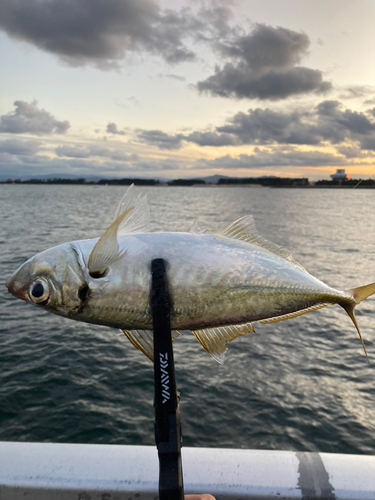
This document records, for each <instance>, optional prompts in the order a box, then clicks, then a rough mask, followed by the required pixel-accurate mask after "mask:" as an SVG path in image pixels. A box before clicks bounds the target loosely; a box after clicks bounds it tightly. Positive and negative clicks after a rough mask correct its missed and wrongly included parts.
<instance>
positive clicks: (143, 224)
mask: <svg viewBox="0 0 375 500" xmlns="http://www.w3.org/2000/svg"><path fill="white" fill-rule="evenodd" d="M129 208H131V209H132V211H131V213H130V214H129V216H128V217H126V219H124V220H123V222H122V223H121V224H120V226H119V229H118V233H117V234H118V235H121V234H129V233H140V232H145V230H146V229H147V226H148V224H149V222H150V208H149V206H148V203H147V196H146V195H144V196H142V194H139V195H137V193H136V192H135V187H134V184H132V185H131V186H129V187H128V189H127V190H126V192H125V194H124V196H123V197H122V198H121V200H120V202H119V204H118V205H117V209H116V213H115V218H114V220H116V219H117V218H118V217H119V216H120V215H121V214H122V213H123V212H126V211H127V210H129Z"/></svg>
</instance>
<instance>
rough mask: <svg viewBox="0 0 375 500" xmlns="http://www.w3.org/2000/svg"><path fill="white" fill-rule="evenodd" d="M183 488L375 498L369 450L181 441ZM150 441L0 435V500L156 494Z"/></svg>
mask: <svg viewBox="0 0 375 500" xmlns="http://www.w3.org/2000/svg"><path fill="white" fill-rule="evenodd" d="M182 460H183V474H184V487H185V493H211V494H213V495H214V496H215V497H216V498H217V500H226V499H228V500H229V499H230V500H234V499H236V500H238V499H247V498H249V499H250V498H252V499H279V500H281V499H292V498H293V499H295V498H309V499H310V498H324V499H332V500H334V499H338V500H339V499H345V500H351V499H353V500H355V499H363V500H364V499H366V500H375V456H374V457H373V456H364V455H340V454H330V453H296V452H291V451H263V450H233V449H217V448H182ZM157 496H158V457H157V451H156V448H154V447H151V446H119V445H87V444H57V443H14V442H0V499H1V500H20V499H23V500H25V499H27V500H60V499H63V500H71V499H72V500H73V499H74V500H130V499H132V500H155V498H156V497H157Z"/></svg>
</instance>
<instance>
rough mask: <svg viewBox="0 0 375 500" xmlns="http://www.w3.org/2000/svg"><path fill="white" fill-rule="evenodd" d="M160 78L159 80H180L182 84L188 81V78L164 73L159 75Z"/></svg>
mask: <svg viewBox="0 0 375 500" xmlns="http://www.w3.org/2000/svg"><path fill="white" fill-rule="evenodd" d="M158 77H159V78H171V79H172V80H179V81H180V82H184V81H186V78H185V77H184V76H180V75H173V74H168V75H167V74H165V75H164V74H162V73H159V74H158Z"/></svg>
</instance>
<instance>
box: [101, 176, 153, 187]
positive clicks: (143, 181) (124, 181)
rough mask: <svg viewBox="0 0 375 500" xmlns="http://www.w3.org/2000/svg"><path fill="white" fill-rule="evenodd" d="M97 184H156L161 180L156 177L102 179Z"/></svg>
mask: <svg viewBox="0 0 375 500" xmlns="http://www.w3.org/2000/svg"><path fill="white" fill-rule="evenodd" d="M95 184H99V185H103V184H104V185H107V184H108V186H130V185H131V184H134V185H135V186H156V185H157V184H160V182H159V181H156V180H155V179H130V178H129V179H128V178H125V179H101V180H100V181H98V182H96V183H95Z"/></svg>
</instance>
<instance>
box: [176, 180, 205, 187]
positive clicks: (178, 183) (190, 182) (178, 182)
mask: <svg viewBox="0 0 375 500" xmlns="http://www.w3.org/2000/svg"><path fill="white" fill-rule="evenodd" d="M196 184H203V185H205V184H206V183H205V182H204V181H203V180H202V179H175V180H173V181H169V182H168V186H194V185H196Z"/></svg>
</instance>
